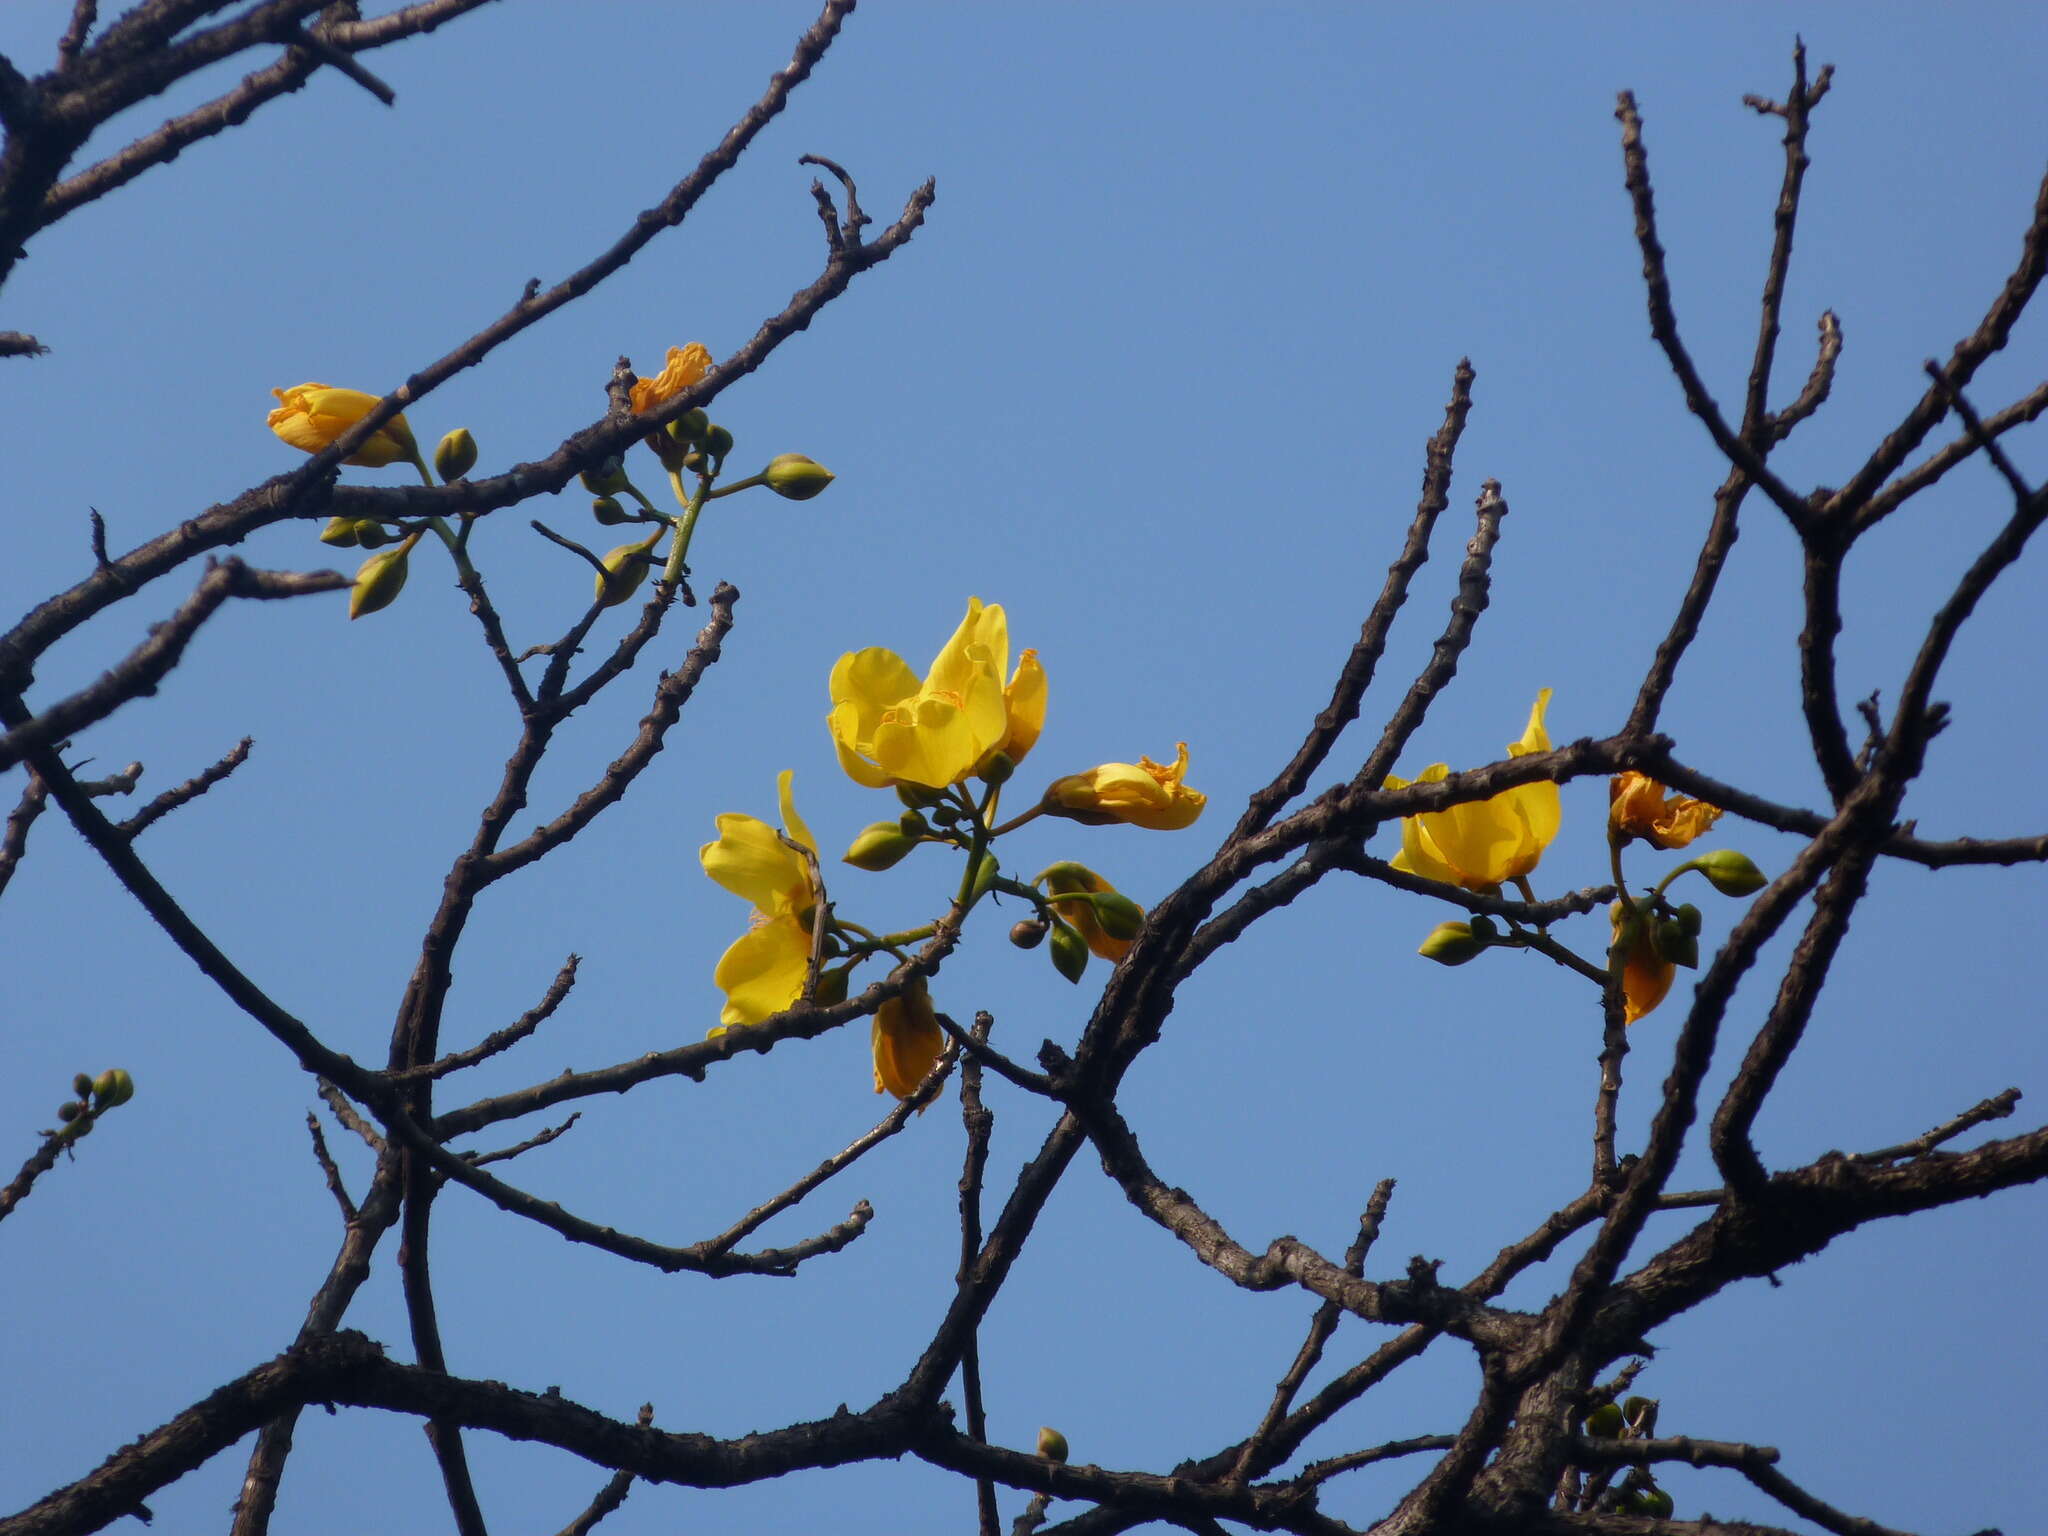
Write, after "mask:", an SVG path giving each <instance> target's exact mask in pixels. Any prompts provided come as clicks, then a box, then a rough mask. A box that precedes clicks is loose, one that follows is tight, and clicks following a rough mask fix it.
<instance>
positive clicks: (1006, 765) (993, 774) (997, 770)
mask: <svg viewBox="0 0 2048 1536" xmlns="http://www.w3.org/2000/svg"><path fill="white" fill-rule="evenodd" d="M1016 771H1017V765H1016V763H1014V762H1012V761H1011V759H1010V754H1009V753H1007V752H998V753H996V755H995V756H994V757H991V758H990V759H989V760H988V761H987V762H986V763H984V764H982V768H981V774H980V778H981V781H982V783H984V784H1007V783H1009V782H1010V775H1011V774H1013V773H1015V772H1016Z"/></svg>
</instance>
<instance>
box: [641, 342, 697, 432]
mask: <svg viewBox="0 0 2048 1536" xmlns="http://www.w3.org/2000/svg"><path fill="white" fill-rule="evenodd" d="M710 371H711V351H710V349H709V348H707V347H706V346H705V345H704V343H703V342H701V341H693V342H691V343H690V344H689V345H688V346H687V347H670V348H669V349H668V361H667V363H665V364H664V365H663V367H662V370H661V372H660V373H658V374H656V375H655V376H654V377H653V378H651V379H635V380H634V381H633V391H632V401H633V413H634V414H635V415H636V416H637V415H639V414H640V413H642V412H643V411H651V410H653V409H654V408H655V407H656V406H657V405H660V404H661V403H662V402H663V401H666V400H673V399H675V397H676V396H677V395H680V394H681V393H682V392H683V391H684V390H686V389H688V388H689V387H690V386H691V385H692V384H695V383H697V382H698V381H699V380H701V379H702V378H703V377H704V375H705V374H707V373H709V372H710Z"/></svg>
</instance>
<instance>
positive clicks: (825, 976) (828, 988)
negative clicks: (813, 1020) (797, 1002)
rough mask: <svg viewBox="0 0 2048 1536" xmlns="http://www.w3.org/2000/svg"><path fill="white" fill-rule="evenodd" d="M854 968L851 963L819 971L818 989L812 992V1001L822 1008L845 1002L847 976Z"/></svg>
mask: <svg viewBox="0 0 2048 1536" xmlns="http://www.w3.org/2000/svg"><path fill="white" fill-rule="evenodd" d="M852 969H853V967H852V966H850V965H842V966H837V967H835V968H834V969H832V970H829V971H820V972H818V990H817V991H815V992H813V993H812V994H811V1001H812V1002H814V1003H816V1004H817V1005H818V1006H819V1007H820V1008H831V1007H834V1006H836V1005H837V1004H840V1003H843V1002H845V1001H846V976H847V973H848V972H849V971H851V970H852Z"/></svg>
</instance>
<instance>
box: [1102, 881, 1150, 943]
mask: <svg viewBox="0 0 2048 1536" xmlns="http://www.w3.org/2000/svg"><path fill="white" fill-rule="evenodd" d="M1095 921H1096V922H1097V923H1098V924H1100V925H1101V928H1102V931H1103V932H1104V933H1106V934H1108V935H1109V936H1110V937H1111V938H1112V939H1123V940H1126V941H1128V940H1131V939H1135V938H1136V937H1137V936H1138V930H1139V929H1140V928H1142V927H1144V926H1145V909H1144V908H1143V907H1141V906H1139V905H1138V904H1137V903H1136V902H1135V901H1133V900H1131V898H1130V897H1128V896H1126V895H1125V894H1124V893H1123V892H1122V891H1104V892H1102V893H1101V894H1100V895H1098V896H1097V897H1096V898H1095Z"/></svg>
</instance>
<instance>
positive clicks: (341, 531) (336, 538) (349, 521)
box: [320, 517, 356, 549]
mask: <svg viewBox="0 0 2048 1536" xmlns="http://www.w3.org/2000/svg"><path fill="white" fill-rule="evenodd" d="M320 542H321V543H322V544H329V545H332V546H333V547H334V548H336V549H354V548H355V547H356V520H355V519H354V518H352V517H330V518H329V519H327V526H326V527H325V528H322V529H321V530H320Z"/></svg>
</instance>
